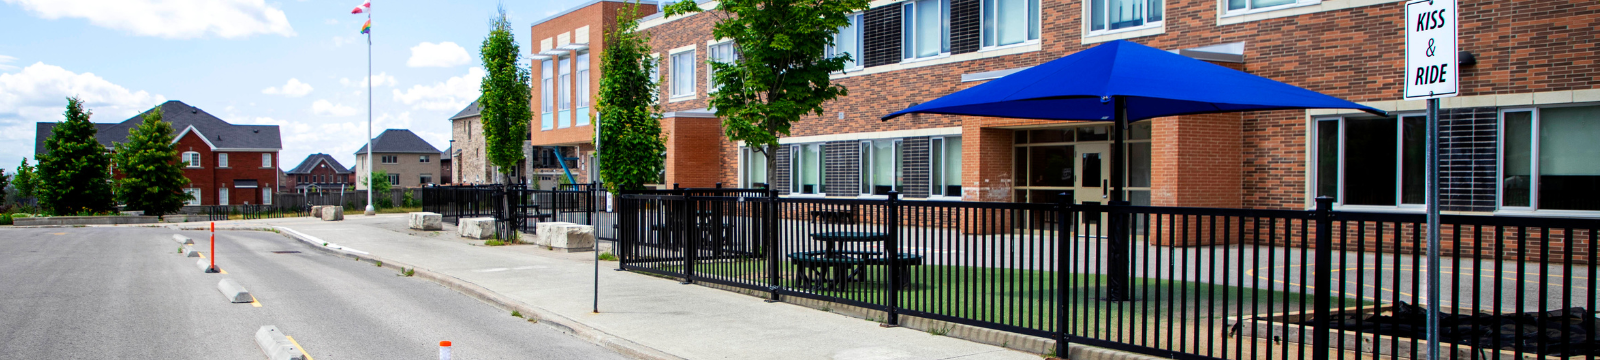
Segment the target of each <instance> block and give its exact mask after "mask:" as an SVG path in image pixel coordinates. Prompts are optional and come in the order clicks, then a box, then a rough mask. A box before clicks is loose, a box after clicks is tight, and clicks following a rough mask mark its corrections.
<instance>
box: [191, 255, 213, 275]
mask: <svg viewBox="0 0 1600 360" xmlns="http://www.w3.org/2000/svg"><path fill="white" fill-rule="evenodd" d="M208 260H209V259H206V258H200V262H197V263H194V264H195V266H199V267H200V272H204V273H214V272H218V271H217V270H216V269H213V268H212V267H211V261H208Z"/></svg>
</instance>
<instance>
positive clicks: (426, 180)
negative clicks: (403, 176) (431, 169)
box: [417, 174, 433, 185]
mask: <svg viewBox="0 0 1600 360" xmlns="http://www.w3.org/2000/svg"><path fill="white" fill-rule="evenodd" d="M417 183H418V184H423V185H427V184H432V183H433V174H422V176H421V177H420V178H418V179H417Z"/></svg>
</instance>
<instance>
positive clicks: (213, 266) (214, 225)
mask: <svg viewBox="0 0 1600 360" xmlns="http://www.w3.org/2000/svg"><path fill="white" fill-rule="evenodd" d="M210 271H211V272H217V223H214V222H213V223H211V269H210Z"/></svg>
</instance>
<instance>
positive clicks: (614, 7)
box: [528, 1, 656, 146]
mask: <svg viewBox="0 0 1600 360" xmlns="http://www.w3.org/2000/svg"><path fill="white" fill-rule="evenodd" d="M631 6H633V4H632V3H620V2H611V1H601V2H598V3H595V4H593V5H589V6H587V7H584V8H582V9H577V10H573V11H572V12H569V13H566V14H563V15H561V17H558V18H555V19H550V20H547V21H545V22H542V23H539V24H537V25H534V26H532V27H531V29H530V30H531V35H532V36H531V37H530V38H529V44H530V45H531V46H529V49H528V52H529V53H538V52H539V42H540V41H542V40H544V39H545V38H550V39H551V42H552V43H551V45H552V46H555V40H554V39H555V37H556V36H557V34H561V33H568V34H569V36H573V37H576V36H577V29H578V28H580V27H583V26H588V27H589V33H588V36H589V50H588V51H589V94H590V102H589V111H590V112H591V114H590V117H589V119H590V120H589V123H590V124H591V125H592V124H594V118H595V116H594V114H593V111H594V104H595V102H597V101H598V100H599V95H598V94H599V93H600V54H601V52H603V51H604V49H605V32H606V31H608V30H610V29H612V28H614V27H615V26H616V23H617V14H618V12H619V11H622V10H624V9H625V8H626V7H631ZM655 12H656V6H655V5H653V4H652V5H640V6H639V12H638V15H639V16H646V15H650V14H654V13H655ZM576 56H577V52H568V59H571V61H568V63H567V65H568V66H571V67H573V69H571V74H572V81H573V83H572V84H569V86H571V87H572V90H573V91H574V92H576V91H577V90H578V86H577V84H576V82H577V81H578V69H577V68H576V67H577V60H576ZM551 61H552V62H555V60H554V59H552V60H551ZM556 64H557V65H559V64H560V63H559V62H556ZM543 70H544V69H543V67H542V65H540V62H539V61H538V60H535V61H534V62H533V72H532V74H533V81H534V83H533V86H532V88H531V89H530V90H529V91H531V92H532V95H533V99H532V104H531V105H532V107H533V112H534V114H533V121H532V122H531V123H530V124H529V125H530V126H529V131H531V132H532V137H531V139H532V144H533V146H547V145H572V144H578V143H589V142H592V141H593V139H594V127H593V126H572V127H566V128H554V129H551V130H541V127H540V121H541V119H540V115H541V114H540V108H541V106H542V105H541V104H543V101H546V99H549V96H544V94H542V93H541V91H540V87H539V84H540V83H539V82H540V81H542V79H543V76H544V75H543V73H542V72H543ZM557 71H558V74H559V70H557ZM554 78H556V79H557V80H558V81H559V80H560V78H561V77H560V75H556V76H554ZM559 89H560V87H559V85H558V86H557V87H556V88H554V89H551V90H552V91H560V90H559ZM573 96H579V94H573ZM572 104H573V109H572V110H573V115H572V116H573V117H574V119H573V120H572V123H573V124H574V125H576V123H577V119H576V117H577V116H578V115H577V113H576V111H577V100H576V98H574V100H573V101H572ZM552 109H557V110H554V111H556V112H559V111H560V110H559V107H556V106H552ZM556 123H557V124H558V125H559V124H560V121H559V120H557V121H556Z"/></svg>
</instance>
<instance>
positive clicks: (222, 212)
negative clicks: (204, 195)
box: [195, 204, 311, 221]
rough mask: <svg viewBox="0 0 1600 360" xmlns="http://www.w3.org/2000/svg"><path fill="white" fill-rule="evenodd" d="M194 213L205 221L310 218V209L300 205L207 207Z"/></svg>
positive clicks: (307, 206)
mask: <svg viewBox="0 0 1600 360" xmlns="http://www.w3.org/2000/svg"><path fill="white" fill-rule="evenodd" d="M198 208H199V209H198V211H197V212H196V213H195V214H196V215H199V216H201V217H203V218H205V221H224V220H229V219H232V218H235V217H236V218H238V219H241V220H256V219H278V218H289V217H302V216H311V207H310V206H309V205H300V204H273V205H208V206H200V207H198Z"/></svg>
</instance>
